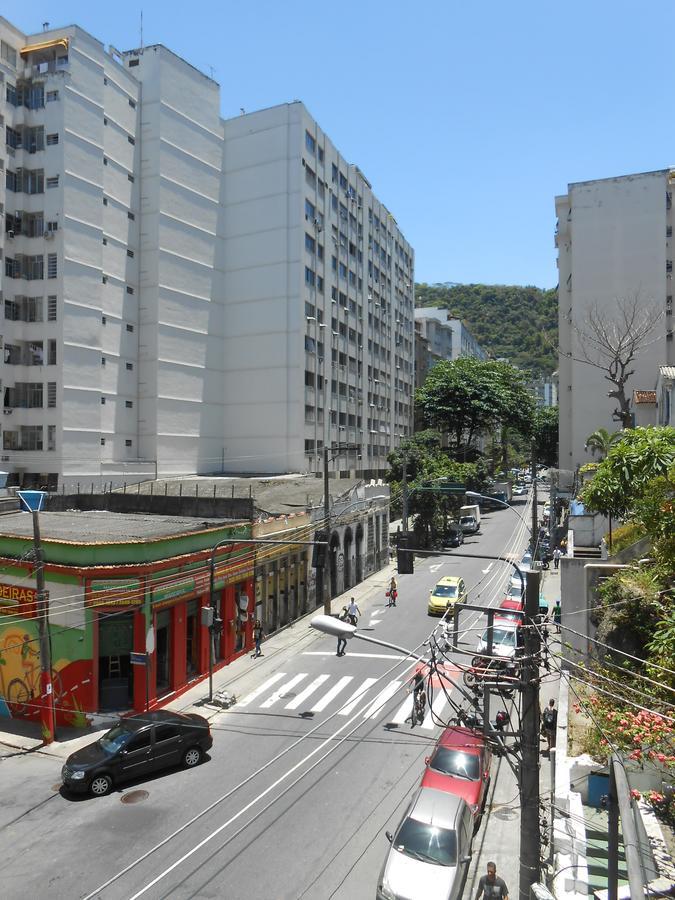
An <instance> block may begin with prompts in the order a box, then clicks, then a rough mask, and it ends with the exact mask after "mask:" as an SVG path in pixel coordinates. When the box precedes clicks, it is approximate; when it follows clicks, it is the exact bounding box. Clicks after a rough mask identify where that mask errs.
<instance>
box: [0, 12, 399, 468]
mask: <svg viewBox="0 0 675 900" xmlns="http://www.w3.org/2000/svg"><path fill="white" fill-rule="evenodd" d="M0 91H1V93H0V126H1V127H2V128H3V129H4V130H5V137H6V147H5V153H4V154H2V153H0V166H1V167H2V168H3V169H4V172H3V173H2V176H3V177H2V180H1V186H0V214H1V215H2V217H3V219H4V226H5V227H4V228H2V229H1V233H0V251H1V252H2V257H3V266H2V274H1V276H0V277H1V279H2V281H1V283H0V289H1V291H2V312H3V314H4V318H3V321H2V339H3V362H2V371H1V373H0V376H1V379H2V389H3V390H2V393H3V418H2V438H1V440H2V461H1V462H0V468H1V469H5V470H7V471H9V472H10V473H12V475H13V477H14V478H16V479H19V480H23V481H24V482H25V483H47V482H49V483H51V484H54V483H55V482H57V481H58V482H61V481H63V480H67V481H70V482H74V481H77V480H80V481H83V482H87V481H90V480H91V481H96V482H99V483H100V482H105V481H106V480H111V481H116V482H121V481H123V480H128V481H133V480H138V479H141V478H146V477H154V476H155V474H156V473H159V474H165V475H170V474H190V473H204V472H213V471H221V470H225V469H227V470H230V471H237V472H251V471H270V472H290V471H307V470H313V469H315V468H317V459H318V458H319V454H320V450H321V447H322V446H323V445H324V444H331V443H337V442H340V441H342V442H345V441H349V442H350V443H354V444H358V447H359V453H358V456H360V459H358V460H357V459H356V458H355V457H352V458H351V459H350V458H349V457H345V458H344V459H342V460H341V461H340V464H339V465H340V468H342V467H344V466H349V467H350V468H351V469H352V470H358V471H360V472H362V473H365V474H368V473H373V474H374V473H377V472H380V471H381V470H382V469H383V468H384V467H385V465H386V460H385V456H386V453H387V452H388V451H389V450H390V449H391V448H392V447H394V446H395V445H396V444H397V443H398V442H399V441H400V438H401V436H402V435H404V434H407V433H408V432H409V430H410V420H411V414H412V380H413V369H414V363H413V350H412V348H413V334H412V292H413V278H414V275H413V252H412V249H411V248H410V246H409V245H408V244H407V242H406V241H405V240H404V238H403V236H402V235H401V233H400V231H399V230H398V227H397V226H396V223H395V221H394V219H393V217H392V216H391V214H390V213H389V212H388V210H386V208H385V207H384V206H383V205H382V204H381V203H380V202H379V201H378V200H377V198H376V197H374V195H373V194H372V191H371V189H370V185H369V184H368V182H367V180H366V179H365V177H364V176H363V175H362V173H361V172H360V171H359V170H358V168H357V167H356V166H353V165H349V164H347V163H346V161H344V160H343V159H342V158H341V156H340V154H339V153H338V151H337V150H336V149H335V148H334V147H333V145H332V144H331V142H330V141H329V140H328V139H327V138H326V137H325V135H323V133H322V132H321V131H320V129H319V128H318V126H317V125H316V123H315V122H314V121H313V120H312V119H311V117H310V116H309V114H308V113H307V111H306V110H305V108H304V107H303V105H302V104H301V103H293V104H289V105H284V106H281V107H277V108H276V109H273V110H265V111H263V112H260V113H253V114H251V115H249V116H242V117H238V118H237V119H235V120H232V121H230V122H224V121H223V120H222V119H221V117H220V91H219V87H218V85H217V84H216V83H215V82H214V81H213V80H212V79H210V78H208V77H206V76H205V75H203V74H202V73H200V72H199V71H197V70H196V69H195V68H194V67H193V66H191V65H190V64H189V63H187V62H185V61H184V60H182V59H180V58H179V57H177V56H176V55H175V54H173V53H172V52H171V51H170V50H168V49H166V48H165V47H163V46H161V45H155V46H151V47H145V48H142V49H139V50H134V51H128V52H125V53H120V52H118V51H117V50H115V49H114V48H108V49H106V48H105V47H104V46H103V44H101V43H100V42H99V41H97V40H96V39H95V38H93V37H92V36H91V35H89V34H87V33H86V32H85V31H83V30H82V29H80V28H78V27H77V26H69V27H67V28H60V29H53V30H49V31H44V32H41V33H39V34H36V35H26V34H23V33H21V32H20V31H19V30H18V29H16V28H15V27H14V26H12V25H11V24H10V23H9V22H8V21H7V20H5V19H2V18H0ZM284 140H287V141H289V144H288V146H286V145H285V144H283V141H284ZM289 148H290V149H289ZM312 176H313V178H312ZM319 223H321V224H319Z"/></svg>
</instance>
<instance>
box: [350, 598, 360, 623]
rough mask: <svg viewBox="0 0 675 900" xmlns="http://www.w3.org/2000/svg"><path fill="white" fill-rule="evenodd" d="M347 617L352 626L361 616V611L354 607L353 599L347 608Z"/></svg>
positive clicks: (354, 601)
mask: <svg viewBox="0 0 675 900" xmlns="http://www.w3.org/2000/svg"><path fill="white" fill-rule="evenodd" d="M347 615H348V616H349V618H350V620H351V623H352V625H356V623H357V621H358V616H360V615H361V610H360V609H359V608H358V606H357V605H356V600H355V599H354V598H353V597H352V598H351V599H350V601H349V606H348V607H347Z"/></svg>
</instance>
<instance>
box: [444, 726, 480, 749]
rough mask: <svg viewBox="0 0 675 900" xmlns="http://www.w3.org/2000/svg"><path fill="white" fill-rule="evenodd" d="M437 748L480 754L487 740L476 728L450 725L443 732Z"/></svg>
mask: <svg viewBox="0 0 675 900" xmlns="http://www.w3.org/2000/svg"><path fill="white" fill-rule="evenodd" d="M436 746H437V747H445V748H449V749H452V750H461V751H462V752H465V753H479V752H480V751H481V750H482V749H483V748H484V747H485V738H484V737H483V735H482V734H481V733H480V732H479V731H476V730H475V729H474V728H467V727H466V726H464V725H450V726H449V727H448V728H446V729H445V730H444V731H443V733H442V734H441V736H440V737H439V739H438V741H437V743H436Z"/></svg>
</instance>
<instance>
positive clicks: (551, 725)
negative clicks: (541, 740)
mask: <svg viewBox="0 0 675 900" xmlns="http://www.w3.org/2000/svg"><path fill="white" fill-rule="evenodd" d="M557 726H558V710H557V709H556V708H555V700H554V699H553V697H551V699H550V700H549V701H548V706H547V707H546V709H545V710H544V711H543V713H542V714H541V731H542V734H543V735H544V737H545V738H546V743H547V744H548V746H547V748H546V750H545V752H546V753H548V754H549V755H550V753H551V749H552V748H554V747H555V732H556V728H557Z"/></svg>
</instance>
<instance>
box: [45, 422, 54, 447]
mask: <svg viewBox="0 0 675 900" xmlns="http://www.w3.org/2000/svg"><path fill="white" fill-rule="evenodd" d="M47 450H56V425H47Z"/></svg>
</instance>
